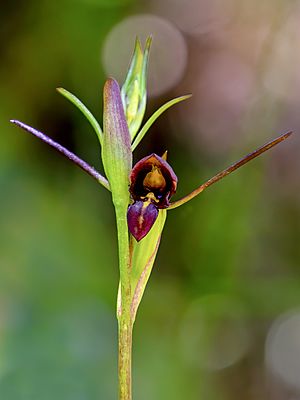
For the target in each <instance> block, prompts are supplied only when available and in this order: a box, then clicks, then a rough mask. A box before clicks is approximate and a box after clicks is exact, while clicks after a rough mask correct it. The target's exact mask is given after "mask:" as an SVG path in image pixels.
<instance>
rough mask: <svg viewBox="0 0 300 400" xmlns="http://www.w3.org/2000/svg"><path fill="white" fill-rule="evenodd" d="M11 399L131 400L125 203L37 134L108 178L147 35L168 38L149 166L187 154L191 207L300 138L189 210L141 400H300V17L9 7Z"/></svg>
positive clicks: (171, 261)
mask: <svg viewBox="0 0 300 400" xmlns="http://www.w3.org/2000/svg"><path fill="white" fill-rule="evenodd" d="M0 19H1V20H0V31H1V35H0V40H1V45H0V46H1V47H0V51H1V61H0V103H1V104H0V121H1V141H0V206H1V207H0V398H1V399H3V400H29V399H30V400H34V399H39V400H48V399H49V400H50V399H51V400H52V399H56V400H96V399H106V400H111V399H116V397H117V386H116V384H117V362H116V358H117V354H116V321H115V298H116V291H117V281H118V271H117V255H116V235H115V224H114V215H113V209H112V206H111V203H110V196H109V194H108V192H106V191H105V190H104V189H102V188H101V187H98V186H97V185H96V183H95V182H94V181H93V180H92V179H91V178H89V177H88V176H86V175H85V174H84V173H83V172H82V171H80V170H79V169H78V168H76V167H75V166H73V165H72V164H71V163H70V162H68V161H67V160H65V159H63V158H62V157H61V156H60V155H58V154H56V152H54V151H53V150H52V149H50V148H48V147H47V146H46V145H44V144H43V143H40V142H38V141H37V140H36V139H34V138H33V137H30V136H29V135H27V134H25V133H23V132H22V131H20V130H19V129H18V128H16V127H13V126H10V124H9V122H8V120H9V119H10V118H16V119H20V120H22V121H24V122H26V123H28V124H31V125H32V126H35V127H36V128H38V129H40V130H42V131H43V132H45V133H47V134H48V135H49V136H51V137H52V138H54V139H56V140H57V141H58V142H60V143H61V144H63V145H65V146H67V147H68V148H69V149H71V150H73V151H74V152H75V153H76V154H78V155H79V156H81V157H82V158H84V159H85V160H87V161H88V162H90V163H91V164H93V165H95V166H96V167H97V168H98V169H100V170H101V168H102V166H101V163H100V158H99V146H98V143H97V138H96V136H95V135H94V133H93V132H92V130H91V128H90V126H89V125H88V123H87V122H86V121H85V120H84V118H83V117H82V115H81V114H80V113H79V112H78V110H76V109H75V108H74V107H73V106H72V105H71V104H69V103H68V102H66V100H65V99H63V98H62V97H60V96H59V95H58V94H57V93H56V92H55V87H58V86H62V87H65V88H66V89H68V90H70V91H71V92H73V93H75V94H76V95H78V97H79V98H80V99H81V100H82V101H83V102H84V103H85V104H86V105H87V106H88V107H89V108H90V109H91V110H92V111H93V112H94V113H95V115H96V116H97V117H99V119H100V121H101V119H102V116H101V110H102V87H103V83H104V80H105V78H106V77H107V76H108V75H112V76H114V77H116V78H117V79H118V80H119V82H120V84H122V82H123V79H124V76H125V74H126V69H127V67H128V63H129V61H130V56H131V53H132V49H133V45H134V38H135V36H136V35H139V36H140V37H141V38H142V39H143V40H144V39H145V38H146V36H147V35H148V34H151V33H152V34H153V35H154V42H153V48H152V52H151V57H150V71H149V75H150V78H149V101H148V107H147V116H149V115H150V114H151V113H152V112H153V111H154V110H155V109H157V108H158V107H159V106H160V105H161V104H163V102H165V101H167V100H169V99H171V98H172V97H175V96H177V95H181V94H186V93H193V97H192V99H190V100H188V101H186V102H185V103H182V104H178V105H176V106H175V107H174V108H173V109H171V110H169V111H168V112H167V113H165V114H164V115H163V116H162V117H160V119H159V120H158V121H157V123H156V124H155V125H154V126H153V127H152V128H151V131H150V132H149V133H148V135H147V138H146V139H145V140H144V141H143V143H142V144H141V145H140V146H139V148H138V150H137V152H136V155H135V158H136V160H138V159H139V158H141V157H142V156H145V155H147V154H149V153H151V152H158V153H159V154H160V153H162V152H163V151H164V150H166V149H168V150H169V162H170V163H171V164H172V166H173V168H174V170H175V172H176V173H177V175H178V177H179V188H178V196H180V195H184V194H186V193H187V192H188V191H190V190H192V189H194V188H195V187H196V186H197V185H198V184H199V183H201V182H203V181H204V180H206V179H207V178H209V177H210V176H212V175H213V174H214V173H216V172H218V171H219V170H220V169H222V168H224V167H225V166H227V165H228V164H230V163H231V162H233V161H235V160H236V159H238V158H239V157H241V156H242V155H244V154H246V153H247V152H249V151H251V150H253V149H254V148H256V147H258V146H260V145H261V144H263V143H264V142H266V141H268V140H270V139H271V138H274V137H276V136H277V135H279V134H280V133H282V132H284V131H288V130H294V131H295V132H296V133H295V135H294V136H293V137H292V138H291V139H289V140H288V141H287V142H285V143H283V144H282V145H280V146H279V147H278V148H275V149H273V150H271V151H270V152H268V153H267V154H265V155H264V156H262V157H261V158H260V159H259V160H255V161H254V162H252V163H251V164H249V165H247V166H246V167H244V168H243V169H242V170H239V171H238V172H236V173H235V174H234V175H232V176H230V177H228V178H226V179H225V180H224V181H222V182H220V183H219V184H218V185H216V186H214V187H212V188H211V189H209V190H207V192H205V193H204V194H202V195H201V196H200V197H198V198H197V199H195V200H193V201H192V202H191V203H189V204H188V205H185V206H183V207H182V208H179V209H177V210H174V211H170V213H169V216H168V221H167V224H166V228H165V231H164V236H163V240H162V244H161V248H160V251H159V255H158V259H157V261H156V264H155V267H154V271H153V274H152V277H151V280H150V282H149V285H148V288H147V290H146V293H145V296H144V299H143V303H142V305H141V308H140V311H139V314H138V318H137V322H136V327H135V336H134V342H135V343H134V396H135V397H134V398H135V399H140V400H153V399H157V400H159V399H172V400H183V399H189V400H201V399H206V400H218V399H220V400H227V399H228V400H229V399H230V400H234V399H236V400H240V399H243V400H254V399H255V400H260V399H272V400H297V399H300V280H299V278H300V271H299V264H300V253H299V251H300V250H299V249H300V247H299V237H300V223H299V216H300V206H299V201H300V179H299V167H300V157H299V150H300V138H299V130H300V129H299V128H300V113H299V102H300V75H299V66H300V41H299V35H300V2H299V1H291V0H289V1H287V0H285V1H283V0H273V1H271V0H265V1H257V0H254V1H238V0H186V1H182V0H164V1H160V0H148V1H137V0H61V1H60V2H57V3H56V2H52V1H50V0H41V1H37V0H27V1H24V0H23V1H22V0H20V1H15V0H11V1H9V2H5V3H3V4H1V12H0Z"/></svg>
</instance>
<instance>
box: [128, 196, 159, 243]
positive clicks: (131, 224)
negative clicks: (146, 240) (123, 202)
mask: <svg viewBox="0 0 300 400" xmlns="http://www.w3.org/2000/svg"><path fill="white" fill-rule="evenodd" d="M157 216H158V209H157V207H156V206H155V205H154V204H153V203H151V202H144V201H136V202H135V203H133V204H132V205H130V206H129V207H128V211H127V222H128V228H129V231H130V233H131V234H132V236H134V237H135V239H136V240H137V241H138V242H139V241H140V240H141V239H143V237H145V236H146V235H147V233H148V232H149V231H150V229H151V228H152V226H153V224H154V222H155V221H156V218H157Z"/></svg>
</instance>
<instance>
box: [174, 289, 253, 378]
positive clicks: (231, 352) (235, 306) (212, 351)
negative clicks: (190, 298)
mask: <svg viewBox="0 0 300 400" xmlns="http://www.w3.org/2000/svg"><path fill="white" fill-rule="evenodd" d="M249 345H250V335H249V330H248V329H247V322H246V318H245V312H244V310H243V307H242V306H241V304H240V303H239V302H238V300H236V299H233V298H230V297H229V296H225V295H222V294H214V295H208V296H204V297H202V298H199V299H197V300H195V301H194V302H193V303H192V304H191V305H190V306H189V308H188V310H187V312H186V314H185V316H184V319H183V322H182V329H181V333H180V347H181V351H182V354H183V357H184V359H185V360H186V362H187V363H188V364H190V365H192V366H193V367H200V368H203V369H205V370H208V371H217V370H221V369H224V368H227V367H229V366H231V365H233V364H235V363H236V362H238V361H239V360H240V359H241V358H242V357H243V356H244V355H245V354H246V352H247V350H248V348H249Z"/></svg>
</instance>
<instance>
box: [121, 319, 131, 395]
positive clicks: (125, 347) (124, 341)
mask: <svg viewBox="0 0 300 400" xmlns="http://www.w3.org/2000/svg"><path fill="white" fill-rule="evenodd" d="M131 349H132V324H131V322H130V321H128V319H127V318H122V317H121V319H120V320H119V400H131Z"/></svg>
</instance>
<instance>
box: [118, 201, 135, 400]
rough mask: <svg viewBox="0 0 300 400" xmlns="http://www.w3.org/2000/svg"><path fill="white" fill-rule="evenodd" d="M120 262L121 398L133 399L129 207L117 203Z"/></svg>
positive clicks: (125, 399) (124, 399)
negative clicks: (127, 214)
mask: <svg viewBox="0 0 300 400" xmlns="http://www.w3.org/2000/svg"><path fill="white" fill-rule="evenodd" d="M115 209H116V217H117V229H118V244H119V264H120V290H121V296H120V300H121V301H120V305H119V306H118V312H117V315H118V325H119V332H118V333H119V400H131V398H132V397H131V349H132V327H133V323H132V318H131V312H130V310H131V280H130V273H131V267H130V255H129V238H128V226H127V218H126V213H127V207H126V208H125V209H124V208H123V207H122V206H121V207H118V206H117V205H116V204H115Z"/></svg>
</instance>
